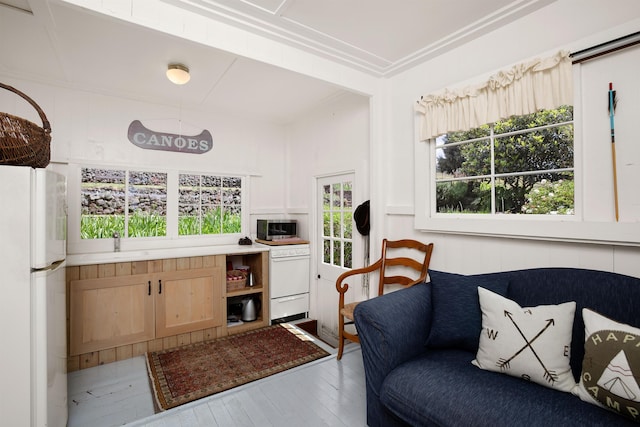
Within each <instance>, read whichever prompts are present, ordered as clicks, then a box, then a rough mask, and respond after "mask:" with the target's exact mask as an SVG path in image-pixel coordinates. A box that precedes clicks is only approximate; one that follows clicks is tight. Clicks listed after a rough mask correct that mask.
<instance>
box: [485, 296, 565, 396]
mask: <svg viewBox="0 0 640 427" xmlns="http://www.w3.org/2000/svg"><path fill="white" fill-rule="evenodd" d="M478 295H479V297H480V308H481V310H482V332H481V334H480V347H479V348H478V352H477V354H476V358H475V360H474V361H473V362H472V363H473V364H474V365H476V366H478V367H479V368H481V369H486V370H488V371H494V372H501V373H505V374H508V375H512V376H515V377H521V378H523V379H525V380H528V381H533V382H535V383H538V384H541V385H543V386H546V387H549V388H553V389H556V390H561V391H566V392H569V391H571V390H572V389H573V388H574V387H575V385H576V382H575V379H574V378H573V374H572V373H571V366H570V365H569V361H570V356H571V354H570V351H571V332H572V329H573V317H574V314H575V311H576V303H575V302H573V301H571V302H566V303H563V304H559V305H539V306H537V307H524V308H523V307H520V305H518V303H516V302H515V301H512V300H510V299H508V298H505V297H503V296H500V295H498V294H496V293H493V292H491V291H489V290H487V289H484V288H481V287H479V288H478Z"/></svg>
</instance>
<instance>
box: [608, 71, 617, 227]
mask: <svg viewBox="0 0 640 427" xmlns="http://www.w3.org/2000/svg"><path fill="white" fill-rule="evenodd" d="M617 104H618V100H617V99H616V91H615V90H613V83H609V126H610V128H611V161H612V163H613V199H614V202H615V210H616V222H618V218H619V213H618V173H617V170H616V169H617V167H616V133H615V125H614V122H615V121H614V116H615V112H616V105H617Z"/></svg>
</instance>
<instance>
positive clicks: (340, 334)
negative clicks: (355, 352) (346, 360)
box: [337, 313, 344, 360]
mask: <svg viewBox="0 0 640 427" xmlns="http://www.w3.org/2000/svg"><path fill="white" fill-rule="evenodd" d="M343 350H344V317H342V315H341V314H339V313H338V358H337V359H338V360H340V359H342V351H343Z"/></svg>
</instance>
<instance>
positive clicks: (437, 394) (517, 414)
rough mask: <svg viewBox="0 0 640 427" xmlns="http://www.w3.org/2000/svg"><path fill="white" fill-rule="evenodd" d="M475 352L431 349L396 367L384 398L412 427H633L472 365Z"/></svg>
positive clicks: (564, 396)
mask: <svg viewBox="0 0 640 427" xmlns="http://www.w3.org/2000/svg"><path fill="white" fill-rule="evenodd" d="M473 357H474V353H473V352H467V351H462V350H435V349H434V350H429V351H427V352H425V353H424V354H422V355H421V356H419V357H417V358H414V359H412V360H410V361H409V362H405V363H404V364H402V365H400V366H399V367H397V368H396V369H394V370H393V371H392V372H391V373H390V374H389V375H388V376H387V378H386V379H385V381H384V382H383V384H382V387H381V390H380V399H381V401H382V403H383V404H384V405H385V407H386V408H387V409H388V410H389V411H391V412H392V413H393V414H394V415H395V416H397V417H399V418H400V419H402V420H403V421H404V422H405V423H406V424H408V425H412V426H433V425H455V426H474V427H484V426H486V427H500V426H505V427H506V426H509V427H513V426H525V425H526V426H545V427H549V426H580V427H584V426H586V425H588V426H612V425H616V426H627V425H628V426H631V425H635V423H633V422H631V421H628V420H626V419H625V418H622V417H620V416H618V415H616V414H613V413H610V412H608V411H605V410H603V409H601V408H598V407H597V406H594V405H589V404H587V403H585V402H582V401H581V400H580V399H578V398H577V397H575V396H574V395H572V394H571V393H562V392H558V391H556V390H552V389H549V388H546V387H542V386H540V385H537V384H534V383H531V382H527V381H523V380H522V379H520V378H516V377H511V376H508V375H497V374H496V373H493V372H488V371H484V370H481V369H478V368H476V367H475V366H473V365H472V364H471V360H472V359H473Z"/></svg>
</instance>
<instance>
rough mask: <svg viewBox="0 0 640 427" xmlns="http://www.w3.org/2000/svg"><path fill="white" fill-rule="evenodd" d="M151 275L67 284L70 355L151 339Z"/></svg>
mask: <svg viewBox="0 0 640 427" xmlns="http://www.w3.org/2000/svg"><path fill="white" fill-rule="evenodd" d="M151 286H152V283H151V277H150V276H149V275H147V274H139V275H133V276H122V277H108V278H102V279H84V280H74V281H71V283H70V311H69V323H70V324H69V327H70V334H69V335H70V354H71V355H78V354H83V353H88V352H92V351H98V350H103V349H107V348H113V347H118V346H121V345H126V344H132V343H136V342H140V341H147V340H151V339H153V338H154V324H153V318H154V315H153V296H152V295H151Z"/></svg>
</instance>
